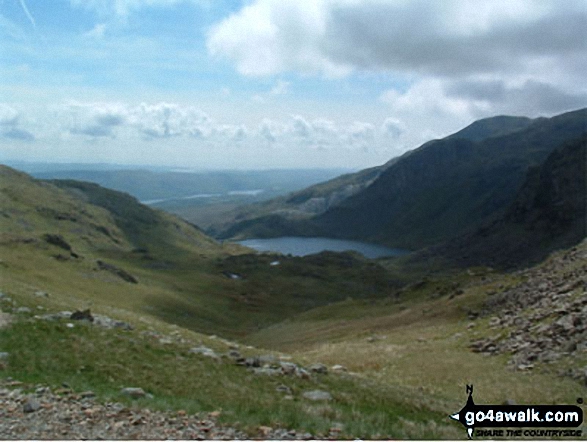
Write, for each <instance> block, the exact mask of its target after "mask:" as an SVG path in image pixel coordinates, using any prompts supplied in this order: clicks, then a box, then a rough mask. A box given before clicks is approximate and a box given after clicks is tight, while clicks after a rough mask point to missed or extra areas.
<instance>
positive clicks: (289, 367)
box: [279, 361, 298, 375]
mask: <svg viewBox="0 0 587 442" xmlns="http://www.w3.org/2000/svg"><path fill="white" fill-rule="evenodd" d="M279 366H280V367H281V371H282V372H283V374H285V375H294V374H296V372H297V371H298V366H297V365H296V364H294V363H293V362H283V361H282V362H280V363H279Z"/></svg>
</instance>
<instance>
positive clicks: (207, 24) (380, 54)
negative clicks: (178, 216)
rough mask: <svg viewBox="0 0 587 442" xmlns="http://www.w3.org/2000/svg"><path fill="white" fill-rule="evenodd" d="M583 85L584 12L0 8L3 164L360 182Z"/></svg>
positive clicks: (519, 6)
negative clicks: (262, 172)
mask: <svg viewBox="0 0 587 442" xmlns="http://www.w3.org/2000/svg"><path fill="white" fill-rule="evenodd" d="M586 77H587V1H586V0H564V1H562V0H515V1H512V0H469V1H463V0H442V1H432V0H360V1H359V0H245V1H237V0H51V1H47V0H0V161H16V160H26V161H50V162H84V163H98V162H99V163H116V164H136V165H157V166H172V167H185V168H193V169H200V170H201V169H269V168H316V167H324V168H339V167H343V168H351V169H360V168H365V167H370V166H376V165H380V164H383V163H385V162H386V161H388V160H390V159H391V158H393V157H395V156H397V155H399V154H401V153H403V152H405V151H407V150H410V149H413V148H416V147H418V146H419V145H420V144H422V143H424V142H426V141H428V140H430V139H433V138H440V137H444V136H446V135H449V134H450V133H454V132H456V131H458V130H459V129H461V128H463V127H465V126H466V125H468V124H470V123H472V122H473V121H475V120H477V119H480V118H485V117H491V116H495V115H503V114H506V115H525V116H529V117H537V116H552V115H555V114H559V113H562V112H565V111H570V110H575V109H579V108H582V107H585V106H587V81H586V80H587V78H586Z"/></svg>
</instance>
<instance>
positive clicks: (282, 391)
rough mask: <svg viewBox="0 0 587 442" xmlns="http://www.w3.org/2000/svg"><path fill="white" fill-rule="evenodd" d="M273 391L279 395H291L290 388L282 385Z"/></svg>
mask: <svg viewBox="0 0 587 442" xmlns="http://www.w3.org/2000/svg"><path fill="white" fill-rule="evenodd" d="M275 391H279V392H280V393H286V394H292V391H291V388H289V387H288V386H287V385H284V384H281V385H278V386H277V388H276V389H275Z"/></svg>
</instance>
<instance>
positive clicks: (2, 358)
mask: <svg viewBox="0 0 587 442" xmlns="http://www.w3.org/2000/svg"><path fill="white" fill-rule="evenodd" d="M9 356H10V353H7V352H5V351H0V361H7V360H8V357H9Z"/></svg>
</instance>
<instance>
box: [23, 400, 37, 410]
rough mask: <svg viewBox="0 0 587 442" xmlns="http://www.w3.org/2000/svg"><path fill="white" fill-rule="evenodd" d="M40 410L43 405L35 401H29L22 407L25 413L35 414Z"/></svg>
mask: <svg viewBox="0 0 587 442" xmlns="http://www.w3.org/2000/svg"><path fill="white" fill-rule="evenodd" d="M40 408H41V404H39V403H38V402H37V401H35V400H34V399H28V400H27V401H26V402H25V403H24V405H23V407H22V411H23V412H25V413H34V412H35V411H38V410H39V409H40Z"/></svg>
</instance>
